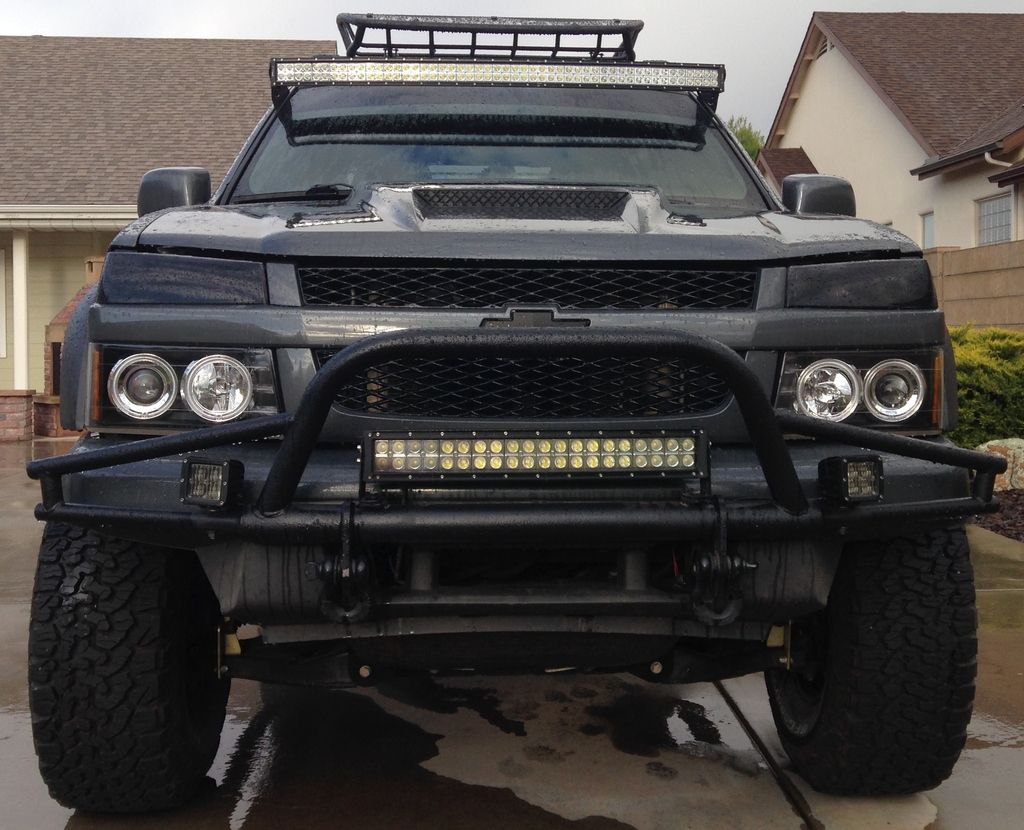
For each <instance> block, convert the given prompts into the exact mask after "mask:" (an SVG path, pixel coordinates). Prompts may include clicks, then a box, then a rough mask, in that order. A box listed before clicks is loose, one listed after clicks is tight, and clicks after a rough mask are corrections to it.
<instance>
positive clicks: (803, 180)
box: [782, 173, 857, 216]
mask: <svg viewBox="0 0 1024 830" xmlns="http://www.w3.org/2000/svg"><path fill="white" fill-rule="evenodd" d="M782 204H784V205H785V206H786V210H789V211H792V212H793V213H819V214H820V213H830V214H834V215H836V216H856V215H857V200H856V199H855V198H854V196H853V187H851V186H850V183H849V182H848V181H846V179H841V178H839V176H818V175H813V174H809V173H796V174H794V175H792V176H786V178H784V179H783V180H782Z"/></svg>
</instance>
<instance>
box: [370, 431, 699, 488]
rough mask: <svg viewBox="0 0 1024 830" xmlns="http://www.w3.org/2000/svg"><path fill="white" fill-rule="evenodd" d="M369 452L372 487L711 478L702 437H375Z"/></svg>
mask: <svg viewBox="0 0 1024 830" xmlns="http://www.w3.org/2000/svg"><path fill="white" fill-rule="evenodd" d="M364 446H365V450H366V453H365V459H364V470H365V471H366V477H367V478H368V479H371V480H374V479H377V480H380V479H404V480H409V479H418V478H431V479H437V480H447V479H453V480H466V479H478V478H483V479H492V480H493V479H512V478H519V479H522V478H532V479H545V478H572V477H576V476H580V477H595V478H596V477H600V478H603V477H608V476H611V477H615V478H635V477H637V476H643V477H651V476H654V477H659V478H664V477H669V476H672V477H683V478H705V477H706V476H707V474H708V462H707V440H706V437H705V435H704V433H703V431H702V430H676V431H672V432H667V431H658V432H643V433H642V432H637V431H626V432H606V431H603V430H601V431H595V432H576V431H566V432H521V433H513V432H494V433H484V432H472V433H449V432H443V433H432V434H427V433H410V432H406V433H379V432H374V433H372V434H371V435H368V436H367V439H366V444H365V445H364Z"/></svg>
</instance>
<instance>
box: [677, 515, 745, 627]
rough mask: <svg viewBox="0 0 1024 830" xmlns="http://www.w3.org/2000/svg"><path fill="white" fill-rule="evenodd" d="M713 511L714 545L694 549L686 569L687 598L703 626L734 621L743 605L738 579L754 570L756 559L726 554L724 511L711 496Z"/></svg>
mask: <svg viewBox="0 0 1024 830" xmlns="http://www.w3.org/2000/svg"><path fill="white" fill-rule="evenodd" d="M715 511H716V513H717V522H716V532H715V544H714V547H713V548H712V549H711V550H710V551H705V552H698V553H697V554H696V555H695V556H694V557H693V565H692V566H691V569H690V577H691V580H692V586H691V592H690V595H691V599H692V602H693V611H694V614H696V616H697V619H698V620H700V621H701V622H702V623H704V624H705V625H709V626H719V625H728V624H729V623H731V622H734V621H735V620H736V618H737V617H739V615H740V610H741V609H742V608H743V596H742V594H741V593H740V578H741V577H742V576H743V574H744V573H746V572H747V571H753V570H756V569H757V563H756V562H748V561H747V560H745V559H743V558H742V557H739V556H735V555H731V554H730V553H729V538H728V529H727V527H726V519H725V513H724V512H723V511H722V509H721V505H720V504H719V503H718V500H717V499H715Z"/></svg>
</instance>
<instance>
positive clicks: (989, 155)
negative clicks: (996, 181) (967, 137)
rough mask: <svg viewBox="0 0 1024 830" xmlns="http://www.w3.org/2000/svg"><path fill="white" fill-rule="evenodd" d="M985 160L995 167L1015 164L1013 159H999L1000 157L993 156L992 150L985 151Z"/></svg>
mask: <svg viewBox="0 0 1024 830" xmlns="http://www.w3.org/2000/svg"><path fill="white" fill-rule="evenodd" d="M985 161H987V162H988V163H989V164H991V165H993V166H995V167H1013V164H1014V163H1013V162H1012V161H999V159H994V158H992V151H991V150H989V151H988V152H987V153H985Z"/></svg>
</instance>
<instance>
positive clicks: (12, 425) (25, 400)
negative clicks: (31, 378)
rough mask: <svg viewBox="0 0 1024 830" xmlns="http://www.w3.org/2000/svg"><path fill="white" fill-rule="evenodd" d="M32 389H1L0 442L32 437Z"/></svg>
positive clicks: (33, 393) (23, 439) (26, 439)
mask: <svg viewBox="0 0 1024 830" xmlns="http://www.w3.org/2000/svg"><path fill="white" fill-rule="evenodd" d="M34 396H35V392H33V391H32V390H20V389H17V390H10V389H6V390H0V442H7V441H29V440H31V439H32V417H33V412H32V399H33V397H34Z"/></svg>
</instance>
